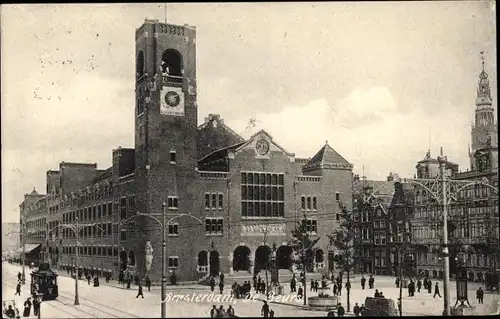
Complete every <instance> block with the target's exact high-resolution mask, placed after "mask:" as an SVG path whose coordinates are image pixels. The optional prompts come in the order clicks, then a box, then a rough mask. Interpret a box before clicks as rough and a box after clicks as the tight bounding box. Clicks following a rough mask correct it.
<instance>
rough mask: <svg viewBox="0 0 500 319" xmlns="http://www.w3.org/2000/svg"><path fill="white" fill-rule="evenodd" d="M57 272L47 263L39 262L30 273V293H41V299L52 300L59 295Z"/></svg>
mask: <svg viewBox="0 0 500 319" xmlns="http://www.w3.org/2000/svg"><path fill="white" fill-rule="evenodd" d="M57 276H58V275H57V274H56V273H54V272H53V271H52V270H51V269H50V266H49V264H48V263H42V264H40V266H39V268H38V269H37V270H35V271H33V272H32V273H31V294H32V295H35V294H36V295H41V296H42V300H54V299H56V298H57V297H58V296H59V289H58V286H57Z"/></svg>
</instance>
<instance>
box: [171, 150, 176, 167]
mask: <svg viewBox="0 0 500 319" xmlns="http://www.w3.org/2000/svg"><path fill="white" fill-rule="evenodd" d="M176 160H177V159H176V153H175V151H170V164H175V163H176Z"/></svg>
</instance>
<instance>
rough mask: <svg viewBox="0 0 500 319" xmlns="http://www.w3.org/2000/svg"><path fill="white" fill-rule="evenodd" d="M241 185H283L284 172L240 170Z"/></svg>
mask: <svg viewBox="0 0 500 319" xmlns="http://www.w3.org/2000/svg"><path fill="white" fill-rule="evenodd" d="M241 184H242V185H281V186H283V185H285V174H282V173H254V172H241Z"/></svg>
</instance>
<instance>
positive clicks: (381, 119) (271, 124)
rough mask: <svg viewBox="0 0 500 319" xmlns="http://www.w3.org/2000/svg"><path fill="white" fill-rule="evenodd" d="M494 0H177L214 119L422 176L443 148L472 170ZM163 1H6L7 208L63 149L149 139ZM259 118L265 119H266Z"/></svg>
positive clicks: (73, 158)
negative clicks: (151, 69)
mask: <svg viewBox="0 0 500 319" xmlns="http://www.w3.org/2000/svg"><path fill="white" fill-rule="evenodd" d="M494 10H495V8H494V5H493V2H491V1H490V2H481V1H475V2H473V1H461V2H422V3H418V2H401V3H389V2H381V3H366V2H363V3H339V2H336V3H297V2H294V3H273V4H268V3H247V4H230V3H225V4H169V5H168V7H167V11H168V21H169V22H170V23H174V24H180V25H183V24H184V23H187V24H190V25H195V26H196V27H197V54H198V56H197V78H198V105H199V121H200V122H202V121H203V118H204V117H205V116H206V115H208V114H209V113H218V114H220V115H221V116H222V118H224V120H225V122H226V123H227V124H228V125H229V126H231V127H232V128H233V129H234V130H235V131H236V132H238V133H242V135H243V136H244V137H248V136H249V134H251V133H252V132H248V131H247V132H245V127H246V126H247V123H248V120H249V119H250V118H253V117H254V118H255V119H256V123H257V127H256V128H255V129H265V130H267V131H268V132H269V133H270V134H271V135H272V136H274V138H275V140H276V141H277V142H278V143H279V144H281V145H282V146H284V147H285V148H286V149H287V150H288V151H290V152H294V153H295V154H296V155H297V156H299V157H311V156H313V155H314V153H315V152H316V151H318V150H319V149H320V148H321V147H322V146H323V144H324V143H325V140H328V143H329V144H330V145H331V146H332V147H333V148H334V149H336V150H337V151H338V152H339V153H340V154H342V155H343V156H344V157H345V158H346V159H347V160H349V161H350V162H351V163H353V164H354V165H355V168H354V171H355V172H356V173H360V174H361V173H362V168H363V166H364V172H365V175H366V176H367V177H368V178H369V179H385V177H386V176H387V174H388V173H389V172H391V171H392V172H397V173H398V174H399V175H400V176H408V177H411V176H413V174H414V172H415V164H416V162H417V161H418V160H420V159H422V158H423V157H424V155H425V153H426V151H427V149H428V148H429V131H430V132H431V136H432V137H431V150H432V152H433V155H436V154H437V153H438V151H439V147H440V146H443V147H444V150H445V153H446V155H448V158H449V159H450V160H452V161H454V162H456V163H458V164H460V166H461V168H462V169H464V170H465V169H466V168H467V167H468V165H469V163H468V155H467V146H468V143H469V141H470V125H471V121H472V120H473V115H474V108H475V105H474V98H475V93H476V84H477V80H478V75H479V72H480V70H481V61H480V54H479V52H480V51H485V57H486V70H487V72H488V73H489V75H490V79H491V85H492V87H493V88H494V89H493V99H494V101H495V102H494V103H495V104H496V98H497V92H496V86H497V75H496V40H495V32H496V28H495V25H496V24H495V21H494V20H495V11H494ZM164 12H165V11H164V6H163V5H162V4H150V5H148V4H140V5H139V4H127V5H119V4H105V5H95V4H91V5H10V6H5V5H2V7H1V32H2V34H1V41H2V42H1V63H2V64H1V72H2V81H1V82H2V87H1V92H2V96H1V99H2V100H1V102H2V114H1V115H2V123H1V124H2V126H1V127H2V186H3V187H2V219H3V220H14V221H15V220H18V215H17V211H18V205H19V203H20V202H21V201H22V199H23V194H24V193H26V192H30V191H31V189H32V188H33V187H36V189H37V190H39V191H40V192H43V191H44V189H45V172H46V171H47V170H49V169H57V168H58V163H59V162H60V161H67V162H90V163H98V166H99V168H102V169H104V168H107V167H109V166H110V165H111V150H112V149H113V148H116V147H118V146H122V147H133V145H134V140H133V136H134V135H133V123H134V54H135V45H134V37H135V29H136V28H138V27H139V26H140V25H141V24H142V22H143V21H144V19H145V18H150V19H151V18H157V19H160V20H164ZM255 129H254V130H255Z"/></svg>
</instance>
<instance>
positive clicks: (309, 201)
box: [307, 196, 311, 210]
mask: <svg viewBox="0 0 500 319" xmlns="http://www.w3.org/2000/svg"><path fill="white" fill-rule="evenodd" d="M307 210H311V197H310V196H307Z"/></svg>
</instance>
